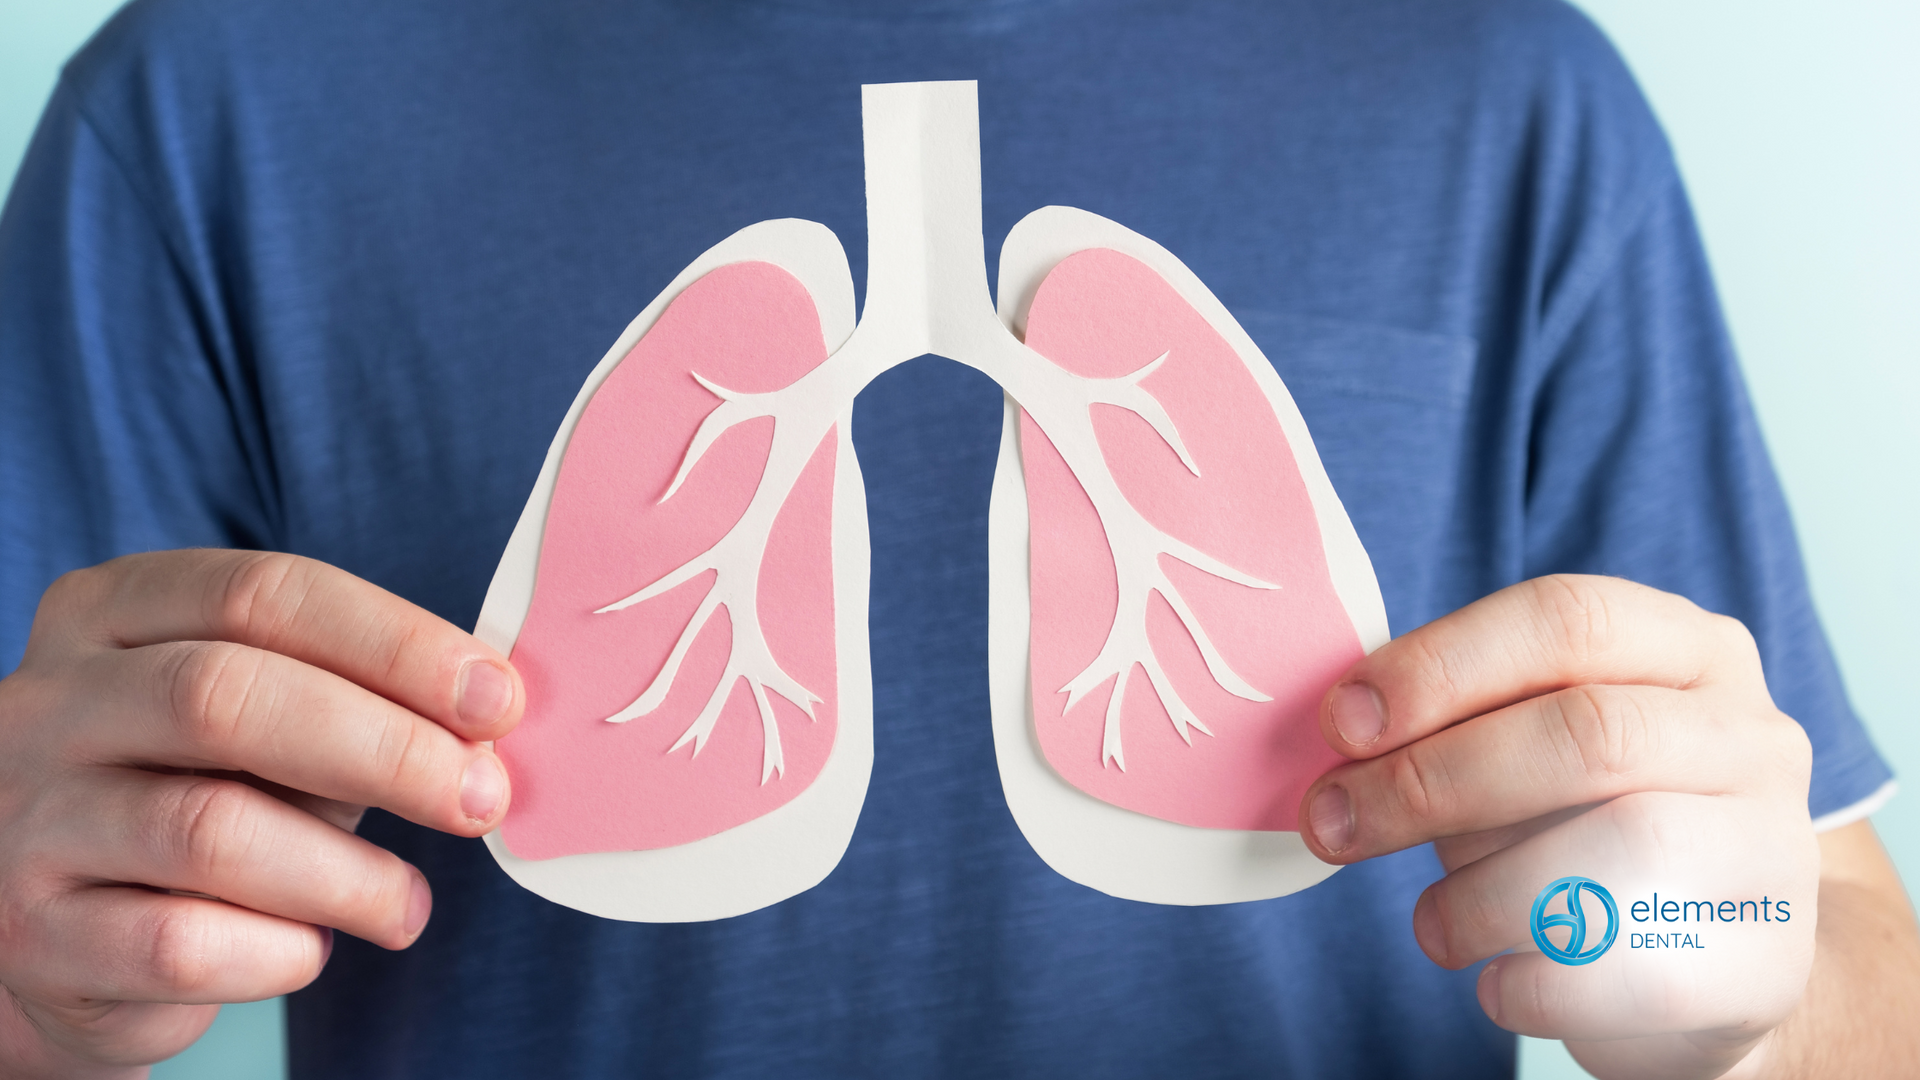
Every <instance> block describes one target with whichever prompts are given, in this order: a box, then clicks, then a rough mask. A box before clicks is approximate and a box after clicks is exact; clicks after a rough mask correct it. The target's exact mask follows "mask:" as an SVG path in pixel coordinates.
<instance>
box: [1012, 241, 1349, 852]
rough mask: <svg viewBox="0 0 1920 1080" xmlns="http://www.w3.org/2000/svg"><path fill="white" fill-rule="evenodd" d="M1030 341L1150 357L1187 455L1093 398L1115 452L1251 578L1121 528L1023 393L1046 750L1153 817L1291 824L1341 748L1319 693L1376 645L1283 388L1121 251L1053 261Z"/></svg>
mask: <svg viewBox="0 0 1920 1080" xmlns="http://www.w3.org/2000/svg"><path fill="white" fill-rule="evenodd" d="M1026 343H1027V345H1028V347H1029V348H1031V349H1033V350H1034V351H1036V352H1038V353H1039V354H1041V355H1042V356H1044V357H1046V358H1047V359H1048V360H1050V361H1052V362H1053V363H1055V364H1058V365H1059V366H1061V367H1062V368H1065V369H1067V370H1069V371H1072V372H1074V373H1075V374H1078V375H1083V376H1088V377H1094V378H1104V379H1113V378H1119V377H1121V376H1126V375H1129V374H1130V373H1136V372H1139V371H1141V370H1142V369H1145V368H1147V367H1148V365H1157V366H1155V367H1154V368H1153V370H1152V371H1151V372H1150V373H1149V374H1147V375H1146V376H1145V377H1144V378H1142V379H1141V380H1140V382H1139V386H1140V388H1141V389H1142V390H1145V391H1146V392H1147V393H1148V394H1150V395H1151V396H1152V398H1153V399H1154V400H1156V401H1158V402H1159V403H1160V405H1161V406H1162V407H1164V409H1165V412H1166V419H1167V420H1169V421H1171V428H1172V430H1173V431H1174V432H1176V433H1177V435H1178V438H1177V440H1176V441H1177V443H1179V444H1181V445H1182V448H1183V449H1184V451H1185V458H1186V459H1185V460H1183V458H1182V455H1181V454H1180V453H1179V452H1178V451H1177V450H1176V442H1175V441H1169V440H1168V439H1167V438H1166V437H1164V435H1163V434H1162V433H1161V432H1158V431H1156V430H1155V427H1154V426H1153V425H1152V424H1150V423H1149V422H1148V420H1146V419H1144V418H1143V417H1142V416H1141V415H1140V414H1138V413H1136V412H1132V411H1129V410H1125V409H1120V408H1116V407H1113V406H1111V405H1104V404H1098V403H1096V404H1093V405H1092V406H1090V407H1091V409H1092V410H1093V424H1094V429H1095V432H1096V433H1097V436H1098V440H1099V445H1100V451H1101V454H1102V456H1103V458H1104V459H1105V462H1106V465H1107V467H1108V468H1109V470H1110V471H1111V472H1112V474H1113V477H1114V479H1115V480H1116V481H1117V482H1118V485H1119V488H1120V490H1121V492H1122V494H1124V496H1125V497H1126V500H1127V502H1128V503H1130V504H1131V505H1132V507H1133V508H1134V509H1135V510H1137V511H1138V512H1139V514H1140V515H1141V516H1142V517H1144V518H1145V519H1146V521H1147V522H1148V523H1149V524H1151V525H1152V526H1154V527H1155V528H1157V529H1158V530H1160V531H1161V532H1164V533H1166V534H1168V535H1170V536H1171V537H1173V538H1174V539H1175V540H1177V541H1181V542H1183V543H1184V544H1186V545H1189V546H1190V547H1191V548H1193V549H1197V550H1198V551H1199V552H1200V553H1202V554H1204V555H1207V556H1211V557H1212V559H1214V560H1217V561H1218V563H1220V564H1224V565H1225V567H1229V568H1231V569H1233V570H1235V571H1238V572H1240V574H1241V575H1244V576H1245V578H1246V579H1252V580H1255V581H1257V582H1258V584H1248V583H1246V582H1245V580H1243V581H1233V580H1227V579H1226V578H1225V577H1222V576H1219V575H1217V574H1216V573H1209V572H1207V571H1205V570H1202V569H1199V568H1196V567H1195V566H1193V565H1190V564H1189V563H1188V562H1186V561H1183V560H1182V559H1180V558H1178V557H1176V556H1175V555H1174V554H1170V553H1166V552H1165V551H1162V550H1158V545H1155V544H1152V543H1149V544H1146V545H1141V544H1138V543H1132V544H1130V543H1129V542H1128V541H1127V538H1125V537H1116V538H1114V539H1113V540H1112V541H1111V542H1110V540H1109V537H1108V536H1107V534H1106V533H1105V532H1104V531H1103V529H1102V524H1101V521H1100V517H1099V515H1098V514H1096V513H1095V510H1094V505H1093V503H1092V502H1091V501H1090V500H1089V498H1088V496H1087V493H1086V492H1085V490H1084V489H1083V488H1082V486H1081V483H1080V481H1079V480H1078V479H1076V477H1075V476H1074V474H1073V473H1072V472H1071V471H1070V470H1069V469H1068V468H1067V465H1066V462H1065V461H1064V460H1063V459H1062V457H1061V456H1060V454H1059V453H1058V452H1056V450H1055V448H1054V446H1053V444H1052V443H1050V442H1049V441H1048V439H1047V436H1046V435H1045V434H1044V433H1043V432H1042V431H1041V430H1040V428H1039V426H1038V425H1037V424H1035V423H1034V421H1033V419H1032V418H1031V417H1029V416H1026V415H1025V414H1024V413H1023V414H1022V416H1021V432H1020V440H1021V442H1020V446H1021V457H1022V460H1023V462H1024V466H1025V479H1026V488H1027V505H1028V513H1029V515H1030V519H1031V526H1030V528H1031V532H1030V540H1029V550H1030V556H1031V560H1032V562H1031V590H1032V592H1031V603H1032V624H1031V626H1032V629H1031V633H1032V639H1031V640H1032V645H1031V649H1032V654H1031V665H1032V667H1031V672H1032V683H1031V687H1032V703H1033V724H1034V730H1035V734H1036V736H1037V738H1038V740H1039V744H1040V747H1041V749H1042V751H1043V752H1044V753H1045V756H1046V759H1047V762H1048V763H1049V764H1050V765H1051V766H1052V767H1053V769H1054V770H1055V771H1056V772H1057V773H1059V775H1060V776H1061V777H1062V778H1063V779H1065V780H1067V781H1068V782H1069V783H1071V784H1072V785H1073V786H1075V787H1077V788H1079V789H1080V790H1082V791H1084V792H1086V793H1087V794H1089V795H1093V796H1094V797H1096V798H1099V799H1101V800H1104V801H1106V802H1108V803H1111V804H1113V805H1115V806H1120V807H1125V808H1126V809H1129V810H1135V811H1138V812H1140V813H1142V814H1147V815H1150V816H1152V817H1156V818H1161V819H1164V820H1168V821H1174V822H1179V823H1181V824H1185V825H1194V826H1201V827H1204V828H1211V829H1241V830H1293V829H1295V828H1296V827H1297V825H1296V818H1297V813H1298V807H1299V803H1300V799H1301V796H1302V794H1303V793H1304V791H1305V789H1306V787H1307V785H1308V784H1309V783H1311V782H1312V780H1313V779H1314V778H1315V777H1317V776H1319V775H1320V774H1321V773H1323V772H1325V771H1326V770H1327V769H1328V768H1330V767H1332V766H1333V765H1335V764H1337V763H1339V761H1340V760H1341V759H1340V758H1339V757H1338V756H1337V755H1336V754H1334V753H1333V751H1331V750H1330V749H1328V747H1327V745H1326V743H1325V741H1324V739H1323V738H1322V737H1321V735H1320V731H1319V727H1318V720H1317V708H1318V704H1319V701H1320V697H1321V695H1322V694H1324V693H1325V692H1326V688H1327V686H1328V685H1329V684H1331V683H1332V682H1333V680H1334V679H1335V678H1336V677H1337V676H1338V675H1339V674H1340V672H1342V671H1343V670H1345V669H1346V668H1347V667H1348V666H1350V665H1352V664H1353V663H1354V662H1355V661H1356V660H1358V659H1359V658H1360V657H1361V655H1362V654H1363V650H1362V647H1361V642H1360V640H1359V637H1358V636H1357V634H1356V633H1355V630H1354V627H1353V623H1352V621H1351V619H1350V616H1349V614H1348V612H1347V610H1346V608H1345V607H1343V605H1342V603H1341V600H1340V597H1339V596H1338V595H1336V593H1335V589H1334V586H1333V583H1332V580H1331V576H1330V572H1329V568H1328V559H1327V554H1326V552H1325V550H1324V549H1323V544H1322V538H1321V529H1320V525H1319V523H1318V519H1317V516H1316V513H1315V509H1314V506H1313V504H1312V500H1311V498H1310V496H1309V494H1308V490H1307V486H1306V483H1305V481H1304V480H1303V477H1302V472H1301V468H1300V466H1299V463H1298V462H1297V461H1296V460H1295V457H1294V453H1293V450H1292V448H1291V447H1290V446H1289V445H1288V440H1287V438H1286V435H1285V433H1284V432H1283V431H1282V428H1281V424H1280V422H1279V420H1278V418H1277V416H1276V410H1275V407H1274V405H1273V404H1271V403H1270V402H1269V401H1268V398H1267V396H1266V393H1265V392H1264V391H1263V389H1262V386H1261V384H1260V381H1259V380H1257V379H1256V377H1255V375H1254V372H1253V371H1252V370H1250V368H1249V365H1248V362H1247V361H1243V359H1242V358H1241V356H1240V355H1239V353H1237V352H1236V351H1235V349H1234V348H1233V347H1232V346H1231V345H1230V344H1229V343H1228V341H1227V340H1226V338H1225V337H1224V336H1223V334H1222V331H1221V328H1216V327H1214V326H1213V325H1212V324H1210V323H1209V322H1208V321H1207V319H1206V318H1205V317H1204V316H1203V315H1201V314H1200V313H1199V312H1198V311H1196V310H1195V308H1194V307H1193V306H1192V305H1191V304H1189V303H1188V302H1187V301H1186V300H1185V299H1184V298H1183V297H1182V296H1181V295H1180V293H1179V292H1177V291H1176V290H1175V289H1174V288H1173V287H1172V286H1170V285H1169V284H1168V283H1167V282H1166V281H1165V280H1163V279H1162V278H1161V277H1160V276H1159V275H1158V274H1157V273H1156V272H1155V271H1154V270H1153V269H1152V268H1150V267H1148V266H1147V265H1146V264H1144V263H1142V262H1139V261H1137V260H1135V259H1133V258H1131V257H1129V256H1127V255H1125V254H1122V253H1120V252H1117V251H1112V250H1091V251H1083V252H1080V253H1079V254H1076V255H1073V256H1071V257H1069V258H1067V259H1066V260H1064V261H1063V262H1061V263H1060V264H1059V265H1058V266H1057V267H1055V268H1054V269H1053V270H1052V271H1051V273H1049V274H1048V275H1047V277H1046V278H1045V280H1044V282H1043V283H1042V285H1041V286H1040V289H1039V291H1038V292H1037V293H1036V294H1035V296H1034V299H1033V304H1032V308H1031V311H1030V313H1029V314H1028V317H1027V326H1026ZM1314 467H1315V468H1317V467H1318V466H1317V464H1316V465H1315V466H1314ZM1142 628H1144V634H1142V633H1141V630H1142ZM1116 694H1119V695H1121V696H1120V698H1119V701H1118V707H1117V708H1116V707H1115V705H1116V701H1115V695H1116Z"/></svg>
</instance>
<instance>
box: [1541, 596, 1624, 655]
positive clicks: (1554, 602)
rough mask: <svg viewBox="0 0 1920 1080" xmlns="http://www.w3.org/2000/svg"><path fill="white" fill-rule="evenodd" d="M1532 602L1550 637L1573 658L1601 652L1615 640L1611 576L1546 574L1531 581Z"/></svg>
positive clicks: (1600, 653)
mask: <svg viewBox="0 0 1920 1080" xmlns="http://www.w3.org/2000/svg"><path fill="white" fill-rule="evenodd" d="M1531 584H1532V587H1533V593H1532V598H1533V603H1534V608H1535V610H1536V611H1537V612H1538V615H1539V618H1540V621H1541V624H1542V626H1543V628H1544V629H1545V631H1546V632H1547V633H1548V634H1549V635H1550V636H1551V640H1552V641H1553V642H1554V643H1555V644H1557V645H1559V646H1560V647H1561V648H1563V649H1565V650H1566V652H1567V654H1568V655H1569V656H1571V657H1572V658H1574V659H1575V660H1577V661H1583V662H1584V661H1591V660H1594V659H1595V658H1597V657H1600V656H1603V655H1605V654H1606V653H1607V652H1608V651H1609V650H1610V649H1611V648H1612V646H1613V644H1614V640H1615V633H1616V627H1615V619H1614V603H1615V598H1614V597H1613V596H1612V595H1611V594H1612V593H1613V591H1614V590H1615V589H1616V588H1617V587H1618V583H1616V582H1615V581H1614V580H1613V579H1611V578H1603V577H1594V576H1590V575H1586V574H1549V575H1547V576H1546V577H1541V578H1535V579H1534V580H1533V581H1532V583H1531Z"/></svg>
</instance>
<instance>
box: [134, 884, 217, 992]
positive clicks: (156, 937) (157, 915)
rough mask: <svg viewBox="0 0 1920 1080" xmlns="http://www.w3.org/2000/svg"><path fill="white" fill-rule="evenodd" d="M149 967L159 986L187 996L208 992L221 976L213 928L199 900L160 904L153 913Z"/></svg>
mask: <svg viewBox="0 0 1920 1080" xmlns="http://www.w3.org/2000/svg"><path fill="white" fill-rule="evenodd" d="M144 936H145V937H146V940H147V943H148V945H147V947H148V952H147V969H148V972H149V974H150V975H151V976H152V978H153V979H154V981H155V983H156V984H157V985H158V986H161V987H165V988H166V989H167V990H169V991H171V992H173V993H177V994H179V995H180V996H181V997H183V998H195V997H202V996H205V995H206V993H207V991H209V990H211V989H213V987H214V985H215V983H216V982H217V980H218V979H219V978H220V968H221V964H220V961H219V958H218V957H217V956H215V955H214V952H215V950H214V942H213V936H214V934H213V928H212V927H211V926H210V925H209V923H208V920H207V918H206V917H205V915H204V914H203V912H202V910H201V909H200V907H199V906H198V905H196V904H186V903H171V904H161V905H158V906H157V907H156V909H155V911H154V912H153V914H152V915H151V916H150V917H149V926H148V932H147V933H146V934H145V935H144Z"/></svg>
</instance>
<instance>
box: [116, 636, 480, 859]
mask: <svg viewBox="0 0 1920 1080" xmlns="http://www.w3.org/2000/svg"><path fill="white" fill-rule="evenodd" d="M86 663H87V664H88V665H89V667H90V669H91V671H92V672H93V673H94V675H93V678H92V679H91V680H90V681H91V682H92V684H93V685H95V686H97V687H100V688H101V692H100V694H99V696H98V697H96V698H94V699H93V700H91V701H90V702H88V703H87V706H86V711H85V712H84V713H83V715H82V717H81V718H80V722H81V723H82V724H84V725H87V730H86V733H85V735H84V736H83V738H82V739H81V740H78V741H79V742H80V744H81V745H82V747H83V749H84V751H86V752H88V753H89V754H90V755H92V759H93V760H113V761H117V762H118V763H122V764H130V765H153V764H159V765H169V766H176V767H181V768H206V769H235V770H239V771H242V772H247V773H252V774H254V775H256V776H259V777H261V778H263V779H265V780H268V781H271V782H273V783H277V784H283V785H286V786H287V787H292V788H297V789H299V790H301V791H306V792H311V793H313V794H315V795H318V796H321V797H323V798H327V799H334V800H338V801H341V802H347V803H354V804H357V805H366V806H379V807H382V808H384V809H387V810H390V811H392V812H393V813H395V814H398V815H400V816H401V817H404V818H406V819H407V820H409V821H413V822H416V823H418V824H421V825H425V826H427V827H429V828H433V829H439V830H441V831H443V832H451V833H456V834H459V835H463V836H477V835H480V834H481V833H484V832H486V831H487V830H488V829H489V828H491V827H492V826H493V824H494V823H495V822H496V821H498V820H499V818H500V816H501V815H502V814H503V813H504V812H505V810H506V805H507V801H508V798H509V794H510V793H509V790H508V781H507V774H506V770H505V769H504V768H502V767H501V764H500V761H499V759H498V758H497V757H495V756H494V753H493V751H492V750H491V749H490V748H489V747H487V746H483V745H480V744H477V743H472V742H468V741H467V740H465V739H462V738H460V737H459V736H457V735H455V734H453V733H452V732H450V731H448V730H447V729H445V728H443V727H441V726H439V725H438V724H434V723H432V722H430V721H428V720H425V719H423V718H421V717H420V716H418V715H416V714H414V713H412V712H409V711H408V710H406V709H403V708H401V707H400V706H398V705H396V704H394V703H393V702H391V701H388V700H387V699H386V698H383V697H381V696H379V695H377V694H374V693H372V692H370V691H368V690H365V689H363V688H361V687H359V686H356V685H354V684H353V683H351V682H348V681H347V680H345V679H342V678H340V677H339V676H336V675H332V674H329V673H327V672H325V671H321V670H319V669H317V668H313V667H309V666H307V665H305V664H302V663H300V662H299V661H297V660H293V659H290V658H288V657H286V656H282V655H280V654H278V653H273V652H266V651H263V650H260V649H254V648H249V647H247V646H244V645H233V644H229V643H226V642H175V643H171V644H167V645H151V646H146V647H143V648H139V649H132V650H127V651H124V652H108V653H102V654H99V655H97V656H94V657H91V658H89V659H88V660H87V661H86Z"/></svg>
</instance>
